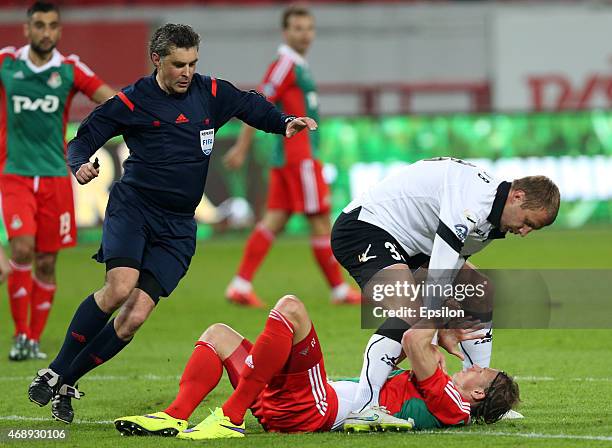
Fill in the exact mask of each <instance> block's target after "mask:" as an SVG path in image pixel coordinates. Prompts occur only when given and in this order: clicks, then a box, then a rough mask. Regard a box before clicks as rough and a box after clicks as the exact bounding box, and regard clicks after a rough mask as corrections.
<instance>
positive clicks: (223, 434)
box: [176, 408, 246, 440]
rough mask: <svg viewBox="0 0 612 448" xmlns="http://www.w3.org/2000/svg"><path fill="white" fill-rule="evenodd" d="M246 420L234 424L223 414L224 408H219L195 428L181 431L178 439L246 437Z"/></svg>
mask: <svg viewBox="0 0 612 448" xmlns="http://www.w3.org/2000/svg"><path fill="white" fill-rule="evenodd" d="M245 432H246V431H245V429H244V422H242V424H241V425H234V424H233V423H232V422H231V421H230V419H229V418H228V417H226V416H225V415H223V409H221V408H217V409H215V411H214V412H212V413H211V414H210V415H209V416H208V417H206V418H205V419H204V420H202V422H200V423H199V424H198V425H196V426H194V427H193V428H189V429H186V430H185V431H181V432H179V433H178V435H177V436H176V438H177V439H188V440H205V439H228V438H235V437H244V433H245Z"/></svg>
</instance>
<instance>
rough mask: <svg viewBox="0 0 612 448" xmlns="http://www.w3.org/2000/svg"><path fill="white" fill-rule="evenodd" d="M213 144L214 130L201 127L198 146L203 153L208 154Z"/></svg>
mask: <svg viewBox="0 0 612 448" xmlns="http://www.w3.org/2000/svg"><path fill="white" fill-rule="evenodd" d="M214 144H215V130H214V129H202V130H201V131H200V146H201V147H202V152H203V153H204V155H206V156H209V155H210V153H211V152H212V150H213V145H214Z"/></svg>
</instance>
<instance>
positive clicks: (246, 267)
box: [238, 224, 274, 282]
mask: <svg viewBox="0 0 612 448" xmlns="http://www.w3.org/2000/svg"><path fill="white" fill-rule="evenodd" d="M273 241H274V234H273V233H272V232H270V231H269V230H268V229H266V228H265V227H264V226H263V225H261V224H258V225H257V226H256V227H255V230H253V233H251V236H250V237H249V239H248V241H247V244H246V247H245V249H244V255H243V256H242V261H241V262H240V267H239V268H238V275H239V276H240V277H242V278H243V279H245V280H247V281H249V282H250V281H251V280H252V279H253V276H254V275H255V272H256V271H257V269H259V266H260V265H261V262H262V261H263V260H264V258H266V254H267V253H268V251H269V250H270V246H272V242H273Z"/></svg>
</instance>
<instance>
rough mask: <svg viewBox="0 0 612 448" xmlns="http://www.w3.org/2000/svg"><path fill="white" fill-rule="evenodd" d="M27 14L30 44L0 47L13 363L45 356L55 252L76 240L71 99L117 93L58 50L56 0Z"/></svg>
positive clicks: (0, 172) (0, 167) (1, 178)
mask: <svg viewBox="0 0 612 448" xmlns="http://www.w3.org/2000/svg"><path fill="white" fill-rule="evenodd" d="M27 17H28V20H27V22H26V24H25V25H24V26H23V29H24V35H25V37H26V39H27V40H28V45H26V46H24V47H21V48H19V49H15V48H13V47H7V48H4V49H2V50H0V103H1V105H2V106H1V107H2V113H0V116H2V121H1V122H0V191H1V193H2V213H3V218H4V224H5V226H6V230H7V233H8V238H9V242H10V247H11V258H10V264H11V268H12V273H11V274H10V275H9V277H8V296H9V302H10V307H11V314H12V316H13V321H14V323H15V334H14V342H13V346H12V347H11V350H10V353H9V359H10V360H12V361H22V360H25V359H28V358H40V359H44V358H46V357H47V356H46V355H45V354H44V353H42V352H41V351H40V349H39V341H40V336H41V334H42V332H43V330H44V328H45V324H46V322H47V317H48V316H49V312H50V310H51V305H52V303H53V298H54V295H55V290H56V281H55V265H56V261H57V253H58V251H59V250H60V249H64V248H67V247H71V246H74V245H75V244H76V228H75V219H74V203H73V197H72V185H71V179H70V177H69V176H68V167H67V165H66V156H65V148H66V142H65V140H64V134H65V132H66V121H67V118H68V110H69V109H70V104H71V102H72V98H73V97H74V95H75V94H76V93H77V92H82V93H84V94H85V95H87V96H88V97H89V98H90V99H91V100H92V101H94V102H96V103H102V102H103V101H105V100H106V99H108V98H110V97H111V96H113V95H114V93H115V92H114V91H113V90H112V89H111V88H110V87H109V86H107V85H106V84H104V83H103V82H102V81H101V80H100V78H98V77H97V76H96V75H95V74H94V73H93V72H92V71H91V70H90V69H89V68H88V67H87V66H86V65H85V64H83V63H82V62H80V61H79V58H78V57H77V56H75V55H70V56H67V57H64V56H63V55H62V54H61V53H60V52H59V51H57V49H56V48H55V47H56V45H57V43H58V42H59V39H60V36H61V33H62V27H61V24H60V15H59V10H58V9H57V7H56V6H55V5H53V4H51V3H45V2H36V3H34V4H33V5H32V6H31V7H30V9H28V12H27ZM32 263H33V264H34V273H33V274H32ZM28 307H29V309H30V320H29V321H28Z"/></svg>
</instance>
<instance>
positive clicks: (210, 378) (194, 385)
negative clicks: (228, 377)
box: [164, 341, 223, 420]
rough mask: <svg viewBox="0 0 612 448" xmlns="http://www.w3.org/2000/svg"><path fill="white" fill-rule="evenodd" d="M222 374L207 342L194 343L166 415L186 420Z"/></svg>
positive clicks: (216, 356) (219, 363)
mask: <svg viewBox="0 0 612 448" xmlns="http://www.w3.org/2000/svg"><path fill="white" fill-rule="evenodd" d="M222 374H223V365H222V364H221V359H219V356H218V355H217V352H216V351H215V349H214V348H213V346H212V345H211V344H209V343H208V342H202V341H198V342H196V346H195V349H194V350H193V353H192V354H191V357H190V358H189V361H187V365H186V366H185V370H183V376H181V381H180V382H179V392H178V394H177V396H176V398H175V399H174V401H173V402H172V404H170V406H168V408H167V409H166V410H165V411H164V412H165V413H166V414H168V415H170V416H172V417H174V418H178V419H181V420H188V419H189V416H190V415H191V414H192V413H193V411H194V410H195V408H197V407H198V405H199V404H200V403H201V402H202V400H203V399H204V398H205V397H206V395H208V394H209V393H210V391H211V390H213V389H214V388H215V387H216V386H217V384H218V383H219V380H220V379H221V375H222Z"/></svg>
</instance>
